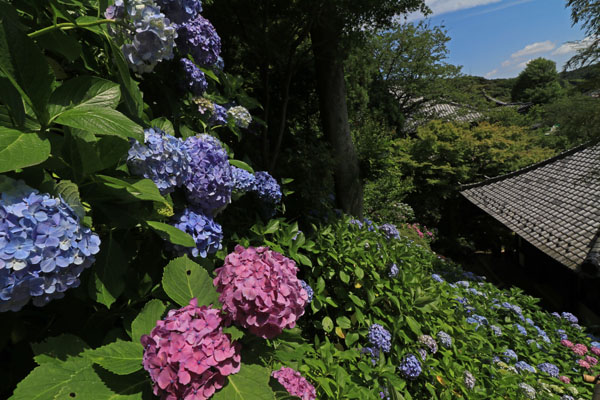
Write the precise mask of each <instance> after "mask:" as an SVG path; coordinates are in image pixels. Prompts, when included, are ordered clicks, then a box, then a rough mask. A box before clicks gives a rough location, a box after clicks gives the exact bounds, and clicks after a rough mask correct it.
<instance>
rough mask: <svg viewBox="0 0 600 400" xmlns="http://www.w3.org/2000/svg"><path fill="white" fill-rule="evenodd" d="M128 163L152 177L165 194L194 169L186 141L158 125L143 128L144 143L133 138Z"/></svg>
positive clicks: (141, 172) (134, 170)
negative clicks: (191, 166)
mask: <svg viewBox="0 0 600 400" xmlns="http://www.w3.org/2000/svg"><path fill="white" fill-rule="evenodd" d="M127 164H128V165H129V170H130V171H131V173H132V174H134V175H139V176H143V177H144V178H148V179H151V180H152V181H153V182H154V183H155V184H156V186H157V187H158V189H159V190H160V192H161V193H162V194H163V195H164V194H166V193H170V192H172V191H173V190H175V187H177V186H181V185H183V183H184V181H185V180H186V179H187V177H188V176H189V175H190V173H191V169H190V157H189V155H188V153H187V151H186V149H185V146H184V143H183V141H182V140H181V139H179V138H176V137H174V136H171V135H169V134H166V133H165V132H163V131H161V130H160V129H158V128H150V129H145V130H144V144H140V143H139V142H138V141H137V140H134V141H133V143H132V145H131V148H130V149H129V153H128V155H127Z"/></svg>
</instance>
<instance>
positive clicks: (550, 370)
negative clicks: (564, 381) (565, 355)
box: [537, 363, 559, 378]
mask: <svg viewBox="0 0 600 400" xmlns="http://www.w3.org/2000/svg"><path fill="white" fill-rule="evenodd" d="M537 367H538V369H539V370H540V371H542V372H545V373H547V374H548V375H550V376H552V377H553V378H558V374H559V370H558V367H557V366H556V365H554V364H550V363H542V364H538V366H537Z"/></svg>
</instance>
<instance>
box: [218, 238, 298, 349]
mask: <svg viewBox="0 0 600 400" xmlns="http://www.w3.org/2000/svg"><path fill="white" fill-rule="evenodd" d="M297 272H298V268H297V267H296V263H294V261H292V260H290V259H289V258H287V257H284V256H283V255H281V254H279V253H277V252H275V251H272V250H269V249H268V248H267V247H257V248H254V247H249V248H247V249H245V248H244V247H242V246H239V245H238V246H236V247H235V250H234V252H233V253H230V254H229V255H228V256H227V257H225V263H224V264H223V266H222V267H220V268H217V269H216V270H215V273H216V274H217V277H216V278H215V279H214V281H213V284H214V285H215V287H216V289H217V292H219V293H220V294H221V295H220V296H219V301H220V302H221V303H223V310H224V311H226V312H228V313H229V317H230V318H231V319H232V320H233V321H235V322H237V323H238V324H239V325H241V326H243V327H244V328H248V330H250V332H252V333H254V334H255V335H257V336H260V337H262V338H265V339H270V338H273V337H275V336H277V335H279V334H280V333H281V331H282V330H283V329H284V328H293V327H294V326H296V321H297V320H298V318H300V317H301V316H302V315H303V314H304V306H305V305H306V304H307V302H308V293H307V292H306V290H304V289H303V287H302V284H301V283H300V281H299V280H298V278H297V277H296V273H297Z"/></svg>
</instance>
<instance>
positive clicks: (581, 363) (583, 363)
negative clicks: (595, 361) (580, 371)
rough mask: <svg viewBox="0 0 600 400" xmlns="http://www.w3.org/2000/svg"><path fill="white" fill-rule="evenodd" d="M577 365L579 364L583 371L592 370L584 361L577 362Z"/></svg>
mask: <svg viewBox="0 0 600 400" xmlns="http://www.w3.org/2000/svg"><path fill="white" fill-rule="evenodd" d="M577 364H579V366H580V367H583V368H585V369H590V368H592V366H591V365H590V363H588V362H587V361H585V360H577Z"/></svg>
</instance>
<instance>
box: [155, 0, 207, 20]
mask: <svg viewBox="0 0 600 400" xmlns="http://www.w3.org/2000/svg"><path fill="white" fill-rule="evenodd" d="M157 3H158V5H159V6H160V10H161V11H162V12H164V13H165V15H166V16H167V17H169V19H170V20H171V21H172V22H173V23H175V24H181V23H183V22H186V21H189V20H191V19H193V18H195V17H196V16H197V15H198V14H199V13H201V12H202V2H201V1H200V0H157Z"/></svg>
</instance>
